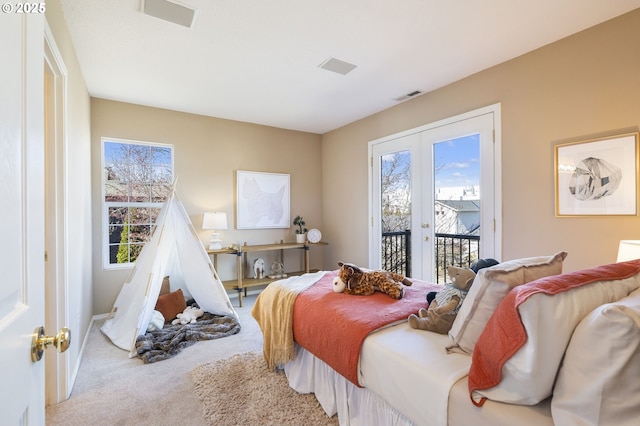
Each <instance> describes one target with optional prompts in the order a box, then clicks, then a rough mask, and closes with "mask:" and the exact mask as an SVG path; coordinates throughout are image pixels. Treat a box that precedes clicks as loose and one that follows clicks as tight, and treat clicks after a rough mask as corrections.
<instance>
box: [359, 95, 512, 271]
mask: <svg viewBox="0 0 640 426" xmlns="http://www.w3.org/2000/svg"><path fill="white" fill-rule="evenodd" d="M499 123H500V105H499V104H498V105H492V106H490V107H487V108H483V109H481V110H476V111H473V112H470V113H466V114H463V115H459V116H455V117H451V118H449V119H446V120H441V121H439V122H436V123H432V124H429V125H426V126H422V127H420V128H416V129H412V130H409V131H406V132H402V133H399V134H396V135H391V136H389V137H385V138H382V139H379V140H376V141H372V142H370V144H369V153H370V158H371V160H370V161H371V173H370V202H369V206H370V217H371V227H370V235H369V241H370V245H369V247H370V253H369V264H370V267H372V268H381V269H391V270H397V271H399V272H401V273H405V274H406V275H410V276H412V277H414V278H419V279H424V280H427V281H437V282H442V281H443V280H444V277H443V276H442V270H443V266H446V265H443V264H445V263H449V264H452V263H456V264H461V265H462V264H464V262H466V261H470V260H473V258H474V257H475V258H477V257H495V258H498V259H499V258H500V252H501V247H500V217H499V212H500V201H501V199H500V167H499V166H500V162H499V158H500V149H499V148H500V145H499V136H500V132H499V129H500V126H499ZM454 253H455V257H452V255H453V254H454ZM445 255H446V256H447V257H446V258H445V257H444V256H445Z"/></svg>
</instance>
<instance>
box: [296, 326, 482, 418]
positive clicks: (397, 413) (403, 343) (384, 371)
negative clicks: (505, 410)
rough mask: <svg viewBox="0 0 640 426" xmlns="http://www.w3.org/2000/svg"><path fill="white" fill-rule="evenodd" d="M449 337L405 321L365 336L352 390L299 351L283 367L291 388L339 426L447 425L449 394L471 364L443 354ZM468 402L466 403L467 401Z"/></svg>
mask: <svg viewBox="0 0 640 426" xmlns="http://www.w3.org/2000/svg"><path fill="white" fill-rule="evenodd" d="M448 343H449V339H448V337H447V336H446V335H440V334H436V333H431V332H427V331H423V330H415V329H412V328H411V327H410V326H409V325H408V323H402V324H398V325H395V326H392V327H388V328H385V329H382V330H380V331H378V332H376V333H373V334H372V335H370V336H368V337H367V338H366V339H365V341H364V344H363V346H362V352H361V356H360V370H359V375H360V377H359V381H360V384H361V385H363V386H364V388H360V387H357V386H355V385H354V384H353V383H351V382H350V381H348V380H346V379H345V378H344V377H343V376H341V375H339V374H338V373H336V372H335V371H334V370H333V369H331V368H330V367H329V366H328V365H326V364H325V363H324V362H323V361H322V360H320V359H318V358H316V357H315V356H314V355H313V354H311V353H309V352H308V351H306V350H304V349H303V348H301V347H297V348H296V359H295V360H294V361H291V362H289V363H287V364H286V365H285V373H286V374H287V378H288V379H289V384H290V386H291V387H292V388H293V389H295V390H296V391H298V392H300V393H311V392H313V393H315V395H316V398H317V399H318V401H319V402H320V404H321V405H322V408H323V409H324V411H325V412H326V413H327V415H330V416H331V415H333V414H336V413H337V414H338V416H339V418H340V424H341V425H343V426H360V425H366V426H371V425H398V426H400V425H414V424H415V425H422V424H432V425H446V424H447V423H448V422H447V405H448V400H449V391H450V389H451V388H452V387H453V385H454V384H455V383H456V382H457V381H459V380H460V379H461V378H462V377H465V376H466V375H467V373H468V371H469V366H470V365H471V357H470V356H468V355H463V354H447V352H446V350H445V347H446V346H447V345H448ZM469 403H470V402H469Z"/></svg>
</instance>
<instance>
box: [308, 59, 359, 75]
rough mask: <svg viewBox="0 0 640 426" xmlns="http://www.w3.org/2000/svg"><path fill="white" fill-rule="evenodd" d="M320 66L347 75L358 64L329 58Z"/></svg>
mask: <svg viewBox="0 0 640 426" xmlns="http://www.w3.org/2000/svg"><path fill="white" fill-rule="evenodd" d="M318 67H319V68H322V69H325V70H327V71H333V72H337V73H338V74H342V75H347V74H349V73H350V72H351V71H353V70H354V69H355V68H356V67H357V65H353V64H350V63H349V62H345V61H341V60H340V59H336V58H329V59H327V60H326V61H324V62H323V63H321V64H320V65H318Z"/></svg>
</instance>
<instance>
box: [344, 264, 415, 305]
mask: <svg viewBox="0 0 640 426" xmlns="http://www.w3.org/2000/svg"><path fill="white" fill-rule="evenodd" d="M338 266H339V267H340V269H339V271H338V276H337V277H335V278H334V279H333V291H335V292H336V293H342V292H344V293H346V294H352V295H356V296H369V295H371V294H373V293H374V292H375V291H379V292H382V293H386V294H388V295H389V296H390V297H392V298H394V299H402V296H403V294H404V286H410V285H411V284H412V283H411V281H410V280H409V279H408V278H406V277H405V276H404V275H401V274H396V273H394V272H387V271H365V270H363V269H361V268H359V267H358V266H356V265H354V264H353V263H345V262H338Z"/></svg>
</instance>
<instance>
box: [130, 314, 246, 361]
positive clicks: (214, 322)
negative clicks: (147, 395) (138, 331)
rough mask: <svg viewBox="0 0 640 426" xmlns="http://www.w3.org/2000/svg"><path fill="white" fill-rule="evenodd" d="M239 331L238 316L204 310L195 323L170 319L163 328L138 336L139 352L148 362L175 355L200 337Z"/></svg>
mask: <svg viewBox="0 0 640 426" xmlns="http://www.w3.org/2000/svg"><path fill="white" fill-rule="evenodd" d="M239 331H240V322H239V321H238V320H237V319H236V318H235V317H232V316H228V315H214V314H211V313H209V312H205V313H204V314H203V315H202V316H201V317H200V318H198V320H197V321H196V322H195V323H193V324H184V325H182V324H176V325H171V323H168V324H167V325H165V326H164V328H162V329H160V330H154V331H148V332H147V333H146V334H144V335H140V336H138V338H137V339H136V353H137V356H138V358H141V359H142V361H143V362H144V363H145V364H149V363H152V362H156V361H162V360H165V359H168V358H172V357H174V356H176V355H177V354H178V353H180V351H182V349H184V348H186V347H189V346H191V345H193V344H194V343H196V342H198V341H200V340H213V339H220V338H222V337H227V336H231V335H232V334H236V333H238V332H239Z"/></svg>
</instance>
